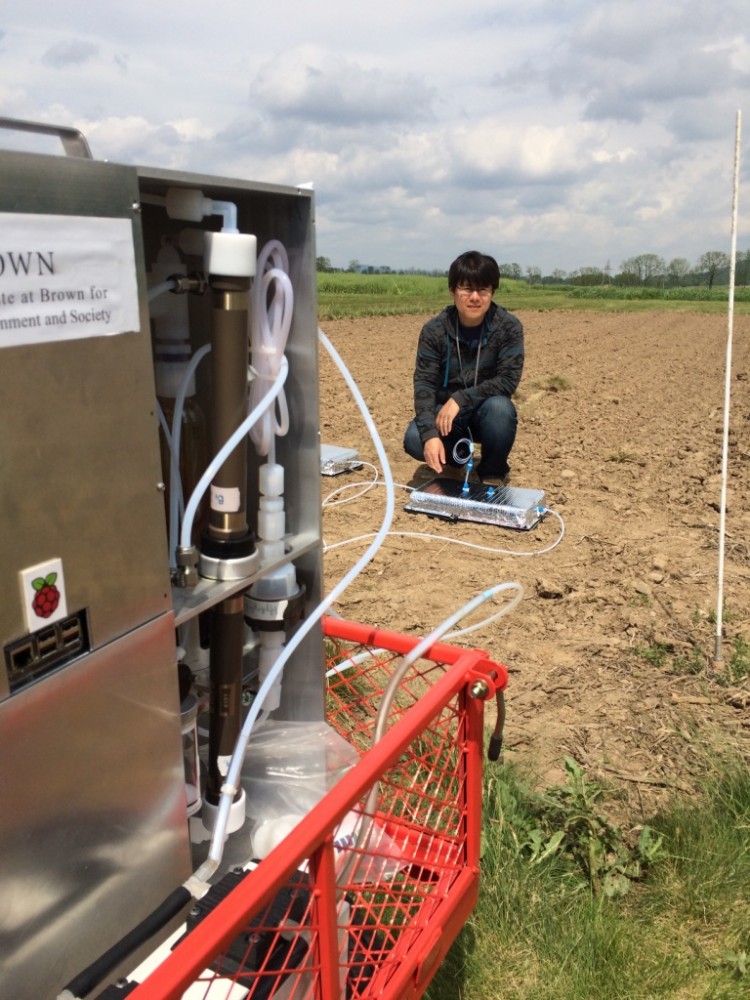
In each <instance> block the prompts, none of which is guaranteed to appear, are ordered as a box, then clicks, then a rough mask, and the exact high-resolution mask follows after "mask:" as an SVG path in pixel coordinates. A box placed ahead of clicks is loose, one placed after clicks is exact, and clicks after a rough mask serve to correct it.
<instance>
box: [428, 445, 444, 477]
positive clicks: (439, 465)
mask: <svg viewBox="0 0 750 1000" xmlns="http://www.w3.org/2000/svg"><path fill="white" fill-rule="evenodd" d="M424 460H425V462H426V463H427V464H428V465H429V467H430V468H431V469H434V470H435V472H442V471H443V466H444V465H445V448H444V447H443V442H442V441H441V440H440V438H437V437H435V438H428V439H427V441H425V443H424Z"/></svg>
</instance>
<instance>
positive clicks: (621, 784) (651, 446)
mask: <svg viewBox="0 0 750 1000" xmlns="http://www.w3.org/2000/svg"><path fill="white" fill-rule="evenodd" d="M518 315H519V318H520V319H521V320H522V322H523V324H524V327H525V330H526V356H527V361H526V368H525V372H524V377H523V380H522V382H521V385H520V387H519V390H518V393H517V395H516V403H517V406H518V410H519V432H518V438H517V441H516V446H515V448H514V451H513V454H512V455H511V459H510V461H511V466H512V478H511V485H513V486H519V487H528V488H533V489H540V490H543V491H544V493H545V502H546V504H547V506H548V507H549V508H551V509H552V510H554V511H556V512H557V513H558V514H559V515H560V517H561V518H562V519H563V521H564V525H565V533H564V537H563V538H562V541H561V542H560V543H559V544H557V545H554V542H555V540H556V539H557V538H558V536H559V533H560V525H559V523H558V521H557V519H555V518H554V517H552V516H547V517H546V518H545V520H544V521H543V522H542V523H541V524H540V525H539V526H537V527H536V528H535V529H534V530H533V531H530V532H516V531H510V530H506V529H502V528H496V527H493V526H486V525H483V526H480V525H473V524H466V523H460V524H451V523H447V522H442V521H437V520H435V519H430V518H427V517H424V516H422V515H412V514H408V513H406V512H404V511H403V505H404V504H405V503H406V502H407V499H408V491H407V490H406V489H398V490H397V498H396V500H397V505H396V515H395V518H394V522H393V525H392V530H393V532H394V534H393V535H392V536H391V537H389V538H388V539H387V540H386V543H385V545H384V546H383V547H382V549H381V550H380V552H379V553H378V555H377V557H376V558H375V560H374V562H373V563H371V564H370V566H369V567H368V568H367V569H366V570H365V571H364V572H363V573H362V574H361V575H360V576H359V577H358V578H357V579H356V580H355V581H354V582H353V583H352V584H351V586H350V587H349V588H348V589H347V591H346V592H345V593H344V594H343V595H342V598H341V599H340V601H339V603H338V605H337V607H336V610H337V612H338V613H340V614H342V615H343V616H344V617H346V618H348V619H351V620H353V621H358V622H363V623H367V624H371V625H377V626H382V627H386V628H391V629H394V630H396V631H400V632H406V633H409V634H413V635H424V634H426V633H428V632H429V631H430V630H431V629H432V628H434V627H435V626H436V625H437V624H438V623H439V622H441V621H442V620H443V619H444V618H446V617H447V616H448V615H449V614H450V613H451V612H453V611H454V610H456V609H458V608H459V607H461V606H462V605H463V604H464V603H465V602H466V601H468V600H469V599H470V598H471V597H473V596H474V595H475V594H477V593H479V592H480V591H482V590H484V589H485V588H487V587H489V586H491V585H493V584H496V583H501V582H503V581H505V580H508V581H518V582H519V583H521V584H522V586H523V588H524V591H525V596H524V599H523V601H522V602H521V603H520V605H519V606H518V607H517V608H516V609H515V611H514V612H513V613H512V614H510V615H508V616H506V617H503V618H500V619H499V620H497V621H495V622H493V623H491V624H489V625H487V626H486V627H484V628H482V629H481V630H479V631H477V632H474V633H473V634H471V635H467V636H465V637H462V638H461V639H458V640H456V641H457V642H460V643H462V644H463V645H467V646H476V647H480V648H482V649H485V650H487V651H488V653H489V655H490V656H491V657H492V658H493V659H495V660H499V661H500V662H502V663H504V664H505V665H506V666H507V667H508V670H509V674H510V680H509V684H508V688H507V692H506V700H507V722H506V728H505V742H506V758H507V759H515V760H522V761H523V762H524V763H525V764H527V765H528V766H529V767H530V769H531V772H532V773H533V774H534V775H536V776H537V777H538V780H539V781H540V782H541V783H543V784H545V785H549V784H557V783H560V782H561V781H563V780H564V772H563V757H564V756H565V755H570V756H572V757H574V758H575V759H576V760H577V761H578V762H579V763H580V764H581V765H582V766H584V768H585V769H586V772H587V774H588V775H589V776H590V777H592V778H594V779H597V780H603V781H606V782H607V783H608V784H610V785H612V786H614V787H615V789H617V790H618V791H619V792H621V795H622V803H623V807H624V809H625V811H626V812H627V813H628V814H629V816H630V818H631V819H632V821H633V822H638V819H639V817H643V818H646V817H647V816H648V815H650V814H651V813H652V812H653V811H654V810H655V809H656V808H658V806H659V805H660V804H662V803H664V802H665V801H666V800H667V799H669V798H672V797H673V796H674V795H675V794H676V793H685V792H687V793H689V792H691V791H692V790H693V789H694V787H695V784H696V781H697V779H698V778H699V776H700V773H701V770H702V767H703V764H704V760H705V757H704V753H705V749H706V747H709V748H711V747H716V748H719V749H720V748H727V747H733V748H735V749H737V750H739V751H740V752H741V753H743V754H744V755H745V757H746V758H747V759H750V683H749V682H748V679H747V677H745V678H744V679H739V680H737V681H736V682H735V683H727V681H726V670H725V671H724V672H717V671H716V670H715V669H714V665H713V653H714V636H715V632H716V627H715V624H712V618H713V617H714V612H715V609H716V595H717V586H718V578H719V577H718V565H719V546H718V541H719V524H720V515H719V510H720V501H721V465H722V427H723V408H724V385H725V382H724V379H725V375H724V372H725V367H726V353H727V351H726V344H727V320H726V316H721V315H718V316H704V315H699V314H693V313H682V312H680V313H676V312H670V313H668V312H650V313H613V314H606V313H572V312H571V313H567V312H528V313H524V312H519V313H518ZM426 318H427V317H422V316H407V317H394V318H372V319H370V318H364V319H356V320H337V321H329V322H327V323H325V324H323V327H324V330H325V332H326V334H327V336H328V337H329V338H330V340H331V341H332V343H333V344H334V345H335V347H336V349H337V350H338V352H339V353H340V355H341V356H342V358H343V360H344V362H345V363H346V365H347V367H348V368H349V369H350V371H351V373H352V375H353V376H354V378H355V379H356V381H357V384H358V385H359V387H360V390H361V392H362V394H363V396H364V399H365V401H366V403H367V405H368V408H369V409H370V412H371V414H372V416H373V418H374V421H375V423H376V425H377V427H378V429H379V432H380V434H381V437H382V440H383V443H384V446H385V449H386V452H387V454H388V457H389V459H390V462H391V467H392V472H393V476H394V479H395V480H396V482H397V483H400V484H404V485H405V486H407V485H411V486H413V485H415V484H417V483H418V482H420V481H424V479H425V475H424V468H420V466H419V465H418V463H415V462H414V461H413V460H412V459H410V458H409V457H408V456H407V455H406V454H405V453H404V451H403V448H402V438H403V433H404V429H405V427H406V425H407V423H408V421H409V419H410V418H411V416H412V389H411V376H412V367H413V362H414V354H415V350H416V343H417V336H418V333H419V330H420V328H421V325H422V323H423V322H424V320H425V319H426ZM749 341H750V317H736V318H735V321H734V337H733V364H732V376H731V393H732V406H731V421H730V435H729V442H730V447H729V480H728V492H727V519H726V547H725V564H724V581H725V583H724V608H725V612H726V616H725V617H726V618H728V621H727V622H726V624H725V626H724V642H723V653H724V660H725V664H726V662H727V661H728V660H729V658H730V656H731V655H732V654H733V652H734V638H735V636H738V635H739V636H742V635H744V637H745V638H746V639H748V640H750V502H749V501H750V412H749V411H748V383H749V379H750V342H749ZM320 362H321V437H322V440H323V442H325V443H329V444H336V445H345V446H348V447H355V448H357V449H358V451H359V453H360V457H361V458H362V459H364V460H365V461H368V462H373V463H376V462H377V459H376V453H375V449H374V447H373V446H372V443H371V442H370V440H369V436H368V434H367V430H366V428H365V425H364V423H363V421H362V419H361V417H360V416H359V414H358V411H357V409H356V405H355V403H354V401H353V400H352V398H351V396H350V394H349V391H348V389H347V387H346V385H345V384H344V382H343V380H342V379H341V376H340V375H339V373H338V370H337V369H336V368H335V367H334V365H333V363H332V361H331V360H330V358H329V357H328V355H327V354H326V352H324V351H323V350H321V359H320ZM369 477H370V472H369V470H368V469H367V468H365V469H364V470H362V472H360V473H356V474H347V475H345V476H339V477H336V478H327V477H325V478H323V479H322V491H323V497H324V501H325V498H326V497H327V496H329V495H330V494H331V493H332V492H333V491H334V490H336V489H338V488H339V487H341V486H343V485H345V484H347V483H350V484H351V483H354V482H362V481H363V480H365V479H368V478H369ZM360 492H361V490H359V489H348V490H346V491H344V492H343V493H341V494H337V495H336V496H334V497H332V498H331V501H329V502H328V503H327V504H326V505H325V507H324V538H325V543H326V545H327V546H331V545H333V544H334V543H336V542H338V541H341V540H344V539H349V538H352V537H355V536H360V535H362V534H363V533H366V532H372V531H376V530H377V528H378V527H379V525H380V522H381V519H382V514H383V510H384V504H385V491H384V490H383V489H380V488H373V489H370V490H369V491H367V492H365V493H364V494H363V495H361V496H359V497H356V496H355V495H356V494H358V493H360ZM334 500H347V501H349V502H345V503H334V502H333V501H334ZM397 532H408V533H410V534H408V535H399V534H397ZM411 533H418V537H415V535H414V534H411ZM427 535H429V536H432V537H422V536H427ZM455 539H462V540H464V541H470V542H473V543H475V544H478V545H480V546H488V547H490V548H491V549H495V550H501V551H491V552H482V551H479V550H475V549H470V548H466V547H463V546H460V545H456V544H452V540H455ZM365 545H366V542H357V543H353V544H350V545H345V546H342V547H337V548H335V549H332V550H331V551H328V552H327V553H326V556H325V562H324V565H325V575H326V584H327V586H328V587H329V588H330V586H332V585H333V584H334V583H335V582H336V581H337V580H338V579H339V578H340V577H341V576H342V575H343V574H344V573H345V572H346V571H347V569H348V568H349V567H350V566H351V565H352V564H353V563H354V562H355V561H356V559H357V558H358V557H359V555H360V553H361V552H362V551H363V550H364V547H365ZM542 550H547V551H544V552H543V551H542ZM495 609H496V607H495V606H494V605H492V604H485V605H484V607H483V609H482V610H481V612H479V613H478V614H476V615H475V616H474V617H473V618H472V619H470V620H467V621H466V622H464V623H463V624H469V623H470V621H476V620H478V619H479V618H480V617H481V618H484V617H486V616H487V614H489V613H490V612H491V611H493V610H495ZM494 718H495V709H494V703H491V704H488V706H487V721H488V723H494Z"/></svg>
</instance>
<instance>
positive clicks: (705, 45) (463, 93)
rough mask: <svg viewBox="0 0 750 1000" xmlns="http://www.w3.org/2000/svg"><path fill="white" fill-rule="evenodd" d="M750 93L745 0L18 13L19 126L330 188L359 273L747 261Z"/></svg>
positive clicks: (81, 6) (223, 5)
mask: <svg viewBox="0 0 750 1000" xmlns="http://www.w3.org/2000/svg"><path fill="white" fill-rule="evenodd" d="M749 92H750V17H748V8H747V0H721V2H719V3H715V4H710V5H707V4H706V3H705V2H704V0H669V2H667V0H663V2H660V0H606V2H605V0H521V2H519V0H512V2H508V0H471V2H470V3H467V4H466V5H463V4H460V3H455V2H448V0H427V2H425V3H420V2H417V0H376V2H374V3H362V2H357V0H323V2H321V3H317V4H316V3H311V2H310V0H273V2H268V0H265V2H259V0H211V2H210V3H206V2H201V3H198V2H196V0H182V2H180V3H179V4H177V3H174V2H171V0H150V2H148V3H146V2H144V0H129V2H128V3H121V2H116V0H64V2H61V3H50V2H49V0H44V2H42V0H3V2H2V5H1V6H0V115H5V116H10V117H15V118H25V119H31V120H36V121H44V122H51V123H55V124H63V125H74V126H76V127H78V128H80V129H81V130H82V131H83V132H84V133H85V135H86V136H87V138H88V140H89V143H90V145H91V148H92V151H93V154H94V156H95V157H96V158H98V159H109V160H113V161H118V162H122V163H138V164H143V165H146V166H150V167H162V168H173V169H178V170H191V171H197V172H202V173H211V174H221V175H224V176H230V177H238V178H243V179H248V180H256V181H267V182H277V183H284V184H298V183H303V182H310V181H311V182H313V184H314V186H315V191H316V210H317V211H316V214H317V252H318V254H320V255H323V256H327V257H329V258H330V259H331V261H332V263H333V264H334V265H335V266H340V267H346V266H348V264H349V262H350V260H352V259H357V260H359V261H361V262H362V263H367V264H374V265H382V264H387V265H389V266H391V267H395V268H400V267H419V268H429V269H431V268H445V267H447V264H448V263H449V262H450V260H452V259H453V257H455V256H456V254H458V253H460V252H461V251H463V250H465V249H469V248H476V249H480V250H484V251H485V252H488V253H492V254H493V255H494V256H496V257H497V259H498V261H500V262H516V263H518V264H520V265H521V267H522V268H523V269H524V271H525V270H526V268H527V267H539V268H541V269H542V271H543V272H544V273H549V272H551V271H552V270H553V269H561V270H564V271H572V270H575V269H577V268H579V267H595V266H596V267H604V266H606V265H607V264H608V263H609V264H610V266H611V267H612V269H613V272H616V271H617V270H619V265H620V263H621V262H622V260H624V259H625V258H627V257H631V256H633V255H636V254H640V253H655V254H659V255H661V256H663V257H664V258H665V259H666V260H670V259H672V258H673V257H686V258H687V259H688V260H689V261H690V262H691V263H693V262H695V260H696V259H697V258H698V257H699V256H700V254H702V253H703V252H705V251H706V250H725V251H729V249H730V224H731V207H732V176H733V169H734V144H735V118H736V113H737V110H742V109H743V101H744V102H745V103H746V104H747V103H748V101H747V95H748V93H749ZM744 111H745V122H744V123H743V124H744V129H743V143H742V147H743V149H742V160H741V162H742V177H743V183H742V185H741V188H740V226H739V234H738V241H739V249H745V248H747V247H748V246H749V245H750V224H748V221H747V220H748V219H749V218H750V190H746V188H747V178H748V177H749V176H750V142H749V141H748V140H747V136H750V113H749V112H750V108H747V107H746V108H745V109H744ZM26 141H28V140H26ZM10 143H11V140H9V139H8V138H7V137H3V136H2V134H1V133H0V144H3V145H6V146H7V145H9V144H10Z"/></svg>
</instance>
